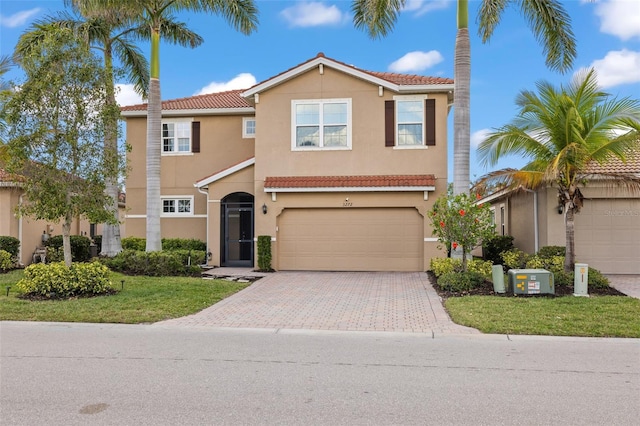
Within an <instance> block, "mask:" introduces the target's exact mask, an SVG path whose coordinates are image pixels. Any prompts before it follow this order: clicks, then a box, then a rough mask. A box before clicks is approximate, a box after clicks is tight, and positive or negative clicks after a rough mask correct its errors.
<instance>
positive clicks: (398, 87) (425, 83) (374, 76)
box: [242, 53, 453, 98]
mask: <svg viewBox="0 0 640 426" xmlns="http://www.w3.org/2000/svg"><path fill="white" fill-rule="evenodd" d="M320 66H328V67H330V68H333V69H336V70H338V71H342V72H344V73H345V74H349V75H351V76H353V77H356V78H360V79H362V80H365V81H368V82H370V83H372V84H375V85H378V86H382V87H384V88H387V89H389V90H392V91H394V92H399V93H403V92H404V93H425V92H445V91H453V80H452V79H450V78H441V77H426V76H419V75H410V74H396V73H388V72H372V71H365V70H361V69H359V68H357V67H354V66H353V65H347V64H345V63H344V62H340V61H336V60H335V59H331V58H327V57H326V56H324V53H318V55H317V56H316V57H315V58H312V59H309V60H308V61H306V62H303V63H301V64H300V65H297V66H295V67H293V68H290V69H288V70H287V71H284V72H282V73H280V74H278V75H276V76H274V77H271V78H269V79H267V80H265V81H263V82H260V83H258V84H256V85H255V86H253V87H251V88H250V89H248V90H246V91H245V92H243V93H242V96H244V97H245V98H248V97H251V96H253V95H255V94H257V93H260V92H262V91H265V90H267V89H269V88H271V87H274V86H277V85H279V84H281V83H284V82H285V81H287V80H290V79H292V78H294V77H296V76H298V75H299V74H302V73H304V72H307V71H309V70H311V69H314V68H318V67H320Z"/></svg>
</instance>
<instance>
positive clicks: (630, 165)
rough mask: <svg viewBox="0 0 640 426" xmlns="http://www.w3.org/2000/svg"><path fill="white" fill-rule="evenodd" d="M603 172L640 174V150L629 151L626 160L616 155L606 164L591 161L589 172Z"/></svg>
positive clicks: (595, 173)
mask: <svg viewBox="0 0 640 426" xmlns="http://www.w3.org/2000/svg"><path fill="white" fill-rule="evenodd" d="M639 143H640V141H639ZM601 173H622V174H631V175H638V176H640V150H636V151H635V152H629V153H627V155H626V161H625V162H623V161H622V160H620V159H619V158H618V157H615V158H613V159H611V160H609V161H607V162H606V163H604V164H598V163H595V162H594V163H591V164H590V165H589V167H588V169H587V174H593V175H597V174H601Z"/></svg>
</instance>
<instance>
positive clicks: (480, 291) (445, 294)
mask: <svg viewBox="0 0 640 426" xmlns="http://www.w3.org/2000/svg"><path fill="white" fill-rule="evenodd" d="M427 275H429V280H430V281H431V285H433V288H435V290H436V292H437V293H438V295H439V296H440V297H442V298H443V299H447V298H449V297H463V296H498V297H513V296H514V294H513V293H512V292H508V291H507V292H506V293H504V294H499V293H496V292H494V291H493V283H492V282H491V281H485V282H484V284H483V285H482V286H481V287H477V288H474V289H472V290H469V291H462V292H455V291H448V290H443V289H441V288H440V286H439V285H438V284H437V282H436V276H435V275H434V274H433V272H431V271H427ZM505 284H506V283H505ZM589 295H591V296H625V297H626V296H627V295H626V294H624V293H621V292H620V291H618V290H616V289H615V288H613V287H608V288H590V289H589ZM516 296H517V297H549V298H553V297H564V296H573V286H556V287H555V294H539V295H538V294H536V295H528V294H518V295H516Z"/></svg>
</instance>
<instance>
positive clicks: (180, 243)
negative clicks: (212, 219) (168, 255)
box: [143, 238, 207, 252]
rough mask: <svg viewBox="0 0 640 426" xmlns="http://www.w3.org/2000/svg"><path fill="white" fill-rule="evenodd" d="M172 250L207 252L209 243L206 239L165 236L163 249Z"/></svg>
mask: <svg viewBox="0 0 640 426" xmlns="http://www.w3.org/2000/svg"><path fill="white" fill-rule="evenodd" d="M143 250H144V249H143ZM171 250H199V251H205V252H206V251H207V244H206V243H205V242H204V241H200V240H196V239H195V238H192V239H186V238H163V239H162V251H171Z"/></svg>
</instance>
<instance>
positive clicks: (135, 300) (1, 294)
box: [0, 270, 248, 324]
mask: <svg viewBox="0 0 640 426" xmlns="http://www.w3.org/2000/svg"><path fill="white" fill-rule="evenodd" d="M22 273H23V272H22V271H21V270H16V271H12V272H10V273H7V274H0V320H10V321H54V322H90V323H123V324H139V323H152V322H156V321H162V320H166V319H171V318H178V317H182V316H185V315H190V314H193V313H196V312H198V311H201V310H202V309H204V308H206V307H208V306H211V305H213V304H214V303H216V302H218V301H220V300H222V299H224V298H225V297H228V296H230V295H232V294H233V293H236V292H238V291H240V290H242V289H243V288H245V287H246V286H247V285H248V284H247V283H237V282H231V281H226V280H204V279H202V278H189V277H146V276H126V275H122V274H117V273H112V276H111V281H112V282H113V287H114V288H115V289H116V290H118V293H117V294H115V295H111V296H99V297H91V298H79V299H71V300H43V301H30V300H23V299H19V298H18V297H17V296H18V293H17V292H16V290H15V283H16V282H17V281H18V280H19V279H20V278H21V277H22ZM122 280H124V288H123V286H122ZM7 286H12V288H11V289H10V291H9V296H8V297H7V289H6V288H7Z"/></svg>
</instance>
